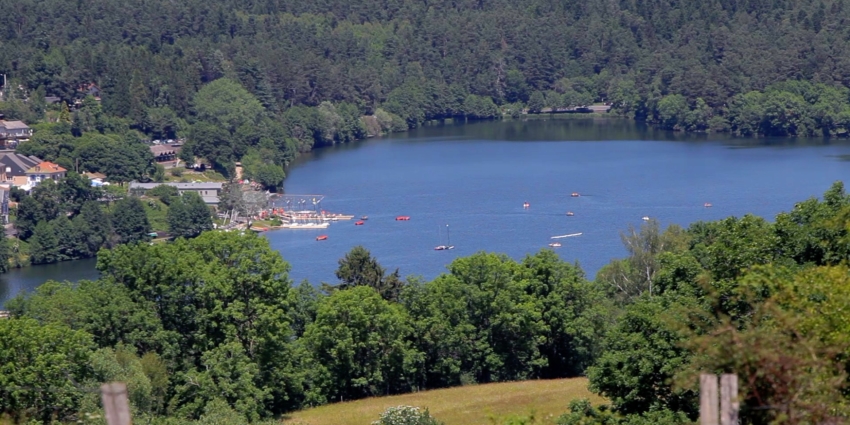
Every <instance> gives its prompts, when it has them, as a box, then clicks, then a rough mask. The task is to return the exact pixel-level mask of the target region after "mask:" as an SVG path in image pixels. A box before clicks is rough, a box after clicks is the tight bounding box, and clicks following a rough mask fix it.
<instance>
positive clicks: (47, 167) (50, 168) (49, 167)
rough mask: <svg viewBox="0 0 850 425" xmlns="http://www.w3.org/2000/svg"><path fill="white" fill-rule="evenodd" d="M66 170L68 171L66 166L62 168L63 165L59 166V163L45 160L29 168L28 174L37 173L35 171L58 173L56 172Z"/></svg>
mask: <svg viewBox="0 0 850 425" xmlns="http://www.w3.org/2000/svg"><path fill="white" fill-rule="evenodd" d="M66 171H68V170H66V169H64V168H62V167H60V166H58V165H56V164H54V163H52V162H50V161H44V162H42V163H40V164H36V165H35V166H33V167H30V169H29V170H27V174H35V173H46V174H56V173H64V172H66Z"/></svg>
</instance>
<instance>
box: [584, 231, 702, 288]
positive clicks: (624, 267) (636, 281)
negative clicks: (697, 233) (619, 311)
mask: <svg viewBox="0 0 850 425" xmlns="http://www.w3.org/2000/svg"><path fill="white" fill-rule="evenodd" d="M620 239H622V241H623V245H624V246H625V247H626V250H627V251H628V253H629V257H628V258H626V259H624V260H616V261H613V262H611V263H610V264H608V265H606V266H605V267H603V268H602V270H600V271H599V273H598V274H597V280H598V281H599V282H601V283H603V284H604V285H606V286H608V287H609V290H610V291H611V292H612V293H614V294H616V296H617V297H618V298H619V299H620V300H621V301H625V302H627V301H629V300H631V299H634V298H636V297H638V296H640V295H641V294H643V293H644V292H647V293H648V294H649V295H650V296H652V295H653V294H657V293H658V288H657V287H656V286H655V285H654V279H655V274H656V273H657V272H658V270H659V265H658V260H657V257H658V255H659V254H660V253H662V252H667V251H677V250H678V251H683V250H685V249H686V248H687V246H688V240H689V236H688V235H687V234H686V233H685V232H684V230H683V229H682V228H681V227H679V226H676V225H673V226H670V227H669V228H667V229H666V230H665V231H664V232H661V229H660V225H659V223H658V221H657V220H655V219H651V220H649V221H648V222H646V223H644V224H643V225H641V227H640V230H638V229H635V228H634V227H632V226H629V229H628V231H626V232H624V233H621V234H620Z"/></svg>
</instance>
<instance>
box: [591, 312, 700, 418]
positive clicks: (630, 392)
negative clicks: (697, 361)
mask: <svg viewBox="0 0 850 425" xmlns="http://www.w3.org/2000/svg"><path fill="white" fill-rule="evenodd" d="M675 310H676V304H675V302H674V301H673V300H672V299H668V298H667V297H664V296H660V297H652V298H650V297H647V296H643V297H641V298H639V299H637V300H636V301H635V302H634V303H633V304H630V305H629V306H627V307H626V311H625V313H624V315H623V316H622V317H620V318H619V319H618V320H617V324H616V325H615V326H614V327H613V328H612V329H611V330H610V331H609V333H608V334H607V335H606V336H605V338H604V341H605V342H606V344H605V346H604V347H603V351H602V355H601V356H600V357H599V358H598V359H597V360H596V361H595V362H594V364H593V365H592V366H591V367H589V368H588V370H587V377H588V379H589V381H590V389H591V391H593V392H595V393H597V394H601V395H603V396H604V397H606V398H608V399H609V400H611V403H612V404H613V406H614V408H615V409H616V410H617V411H618V412H620V413H624V414H630V413H641V412H646V411H649V410H651V409H659V408H660V409H665V408H666V409H671V410H673V411H684V412H687V413H689V414H691V415H693V413H694V410H695V408H696V403H695V398H696V393H695V392H693V391H690V390H688V389H673V388H671V386H670V382H671V381H672V379H673V377H674V376H676V374H677V373H678V372H679V371H680V370H681V369H683V368H685V367H686V366H687V365H688V364H689V362H690V359H691V353H690V350H687V349H685V348H683V347H682V344H683V343H684V342H685V341H686V339H687V336H686V335H685V334H684V333H683V332H681V331H680V330H679V329H678V328H677V327H676V326H674V325H673V324H672V323H673V321H674V320H675V319H674V318H673V317H668V316H665V312H671V311H675ZM680 320H681V318H680Z"/></svg>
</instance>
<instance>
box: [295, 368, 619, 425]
mask: <svg viewBox="0 0 850 425" xmlns="http://www.w3.org/2000/svg"><path fill="white" fill-rule="evenodd" d="M578 398H587V399H589V400H591V401H592V402H593V403H594V404H597V403H600V402H603V401H604V400H603V399H602V398H601V397H598V396H596V395H595V394H593V393H591V392H590V391H588V390H587V379H585V378H571V379H553V380H538V381H522V382H505V383H499V384H487V385H474V386H465V387H456V388H448V389H442V390H433V391H423V392H419V393H413V394H403V395H398V396H391V397H376V398H369V399H365V400H357V401H351V402H345V403H336V404H330V405H325V406H320V407H317V408H314V409H308V410H303V411H300V412H296V413H293V414H292V415H291V416H290V417H289V419H288V420H286V421H285V422H284V423H286V424H299V425H300V424H306V425H368V424H370V423H372V421H374V420H376V419H378V418H379V417H380V415H381V412H383V411H384V410H386V408H388V407H392V406H399V405H409V406H418V407H422V408H428V409H429V410H430V412H431V414H432V415H433V416H434V417H436V418H437V419H439V420H441V421H443V422H445V423H446V424H447V425H473V424H474V425H480V424H486V423H490V418H491V417H495V418H504V417H507V416H512V415H528V414H529V413H531V412H532V411H533V412H534V414H535V416H536V417H538V418H544V421H543V423H547V424H548V423H554V419H555V418H557V417H558V416H560V415H561V414H563V413H566V411H567V406H568V405H569V403H570V401H571V400H574V399H578Z"/></svg>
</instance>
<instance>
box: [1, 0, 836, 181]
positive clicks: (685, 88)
mask: <svg viewBox="0 0 850 425" xmlns="http://www.w3.org/2000/svg"><path fill="white" fill-rule="evenodd" d="M0 8H1V9H2V10H3V11H4V13H3V14H2V16H0V73H3V74H5V75H6V76H7V78H8V81H9V84H8V85H7V87H5V88H4V91H5V96H4V100H5V102H3V104H2V106H0V111H2V112H3V113H5V114H6V115H7V117H10V118H25V119H28V120H30V121H32V122H36V121H39V120H42V119H45V118H46V117H45V110H48V111H49V110H50V108H51V107H50V106H48V105H46V104H45V102H44V101H43V100H42V99H43V98H44V96H47V95H49V96H57V97H58V98H59V99H60V100H61V101H62V102H64V103H66V104H67V105H71V109H73V111H69V112H67V113H65V115H64V117H63V116H62V112H61V111H60V112H58V113H57V114H58V115H59V116H51V115H50V114H48V118H50V119H52V120H54V121H63V120H64V121H65V122H66V123H67V124H68V125H67V126H60V128H50V129H41V130H40V131H39V132H38V133H40V134H39V135H37V137H36V141H34V142H33V145H34V146H33V147H32V148H29V149H31V151H33V152H35V151H39V152H42V151H44V152H46V154H45V156H47V158H46V159H50V160H54V161H60V163H64V164H72V163H73V162H74V160H76V159H79V158H82V159H83V160H87V159H86V158H87V155H90V154H93V152H92V151H91V150H90V151H89V152H88V153H86V152H81V149H77V145H79V144H80V143H83V142H85V143H89V144H91V143H92V142H91V140H93V139H97V138H96V137H93V136H92V137H89V138H88V140H86V141H80V140H77V138H79V137H80V136H84V135H85V134H87V132H93V133H95V134H98V133H104V134H111V135H112V136H111V137H112V139H113V140H115V141H121V142H123V143H125V144H127V145H134V143H135V142H137V141H138V140H141V139H173V138H176V137H178V136H181V135H182V136H186V137H187V138H188V142H187V145H186V149H185V150H184V158H185V159H189V160H191V159H193V156H196V157H200V158H204V159H206V160H208V161H210V162H211V163H212V164H213V165H215V166H217V167H218V168H219V169H221V170H224V171H227V170H231V171H232V164H233V163H234V162H235V161H239V160H240V159H242V158H243V157H245V156H248V157H249V158H252V159H253V160H254V162H255V163H257V165H256V168H259V169H261V170H260V171H258V174H260V175H263V176H265V180H267V182H268V183H269V185H270V186H272V187H275V186H276V185H277V184H279V183H277V184H276V183H274V182H275V181H277V178H278V177H280V176H281V175H282V168H281V166H285V164H287V163H288V161H290V160H291V159H292V158H293V157H294V156H295V155H297V153H298V152H300V151H306V150H310V149H311V148H312V147H314V146H320V145H325V144H333V143H342V142H346V141H350V140H353V139H357V138H362V137H365V136H366V135H367V134H378V133H381V132H388V131H395V130H402V129H406V128H409V127H415V126H418V125H421V124H422V123H423V122H425V121H426V120H429V119H440V118H446V117H462V118H489V117H500V116H503V115H516V114H518V113H520V111H523V110H528V111H530V112H535V111H539V110H542V109H544V108H547V107H556V108H557V107H570V106H577V105H586V104H589V103H592V102H610V103H612V104H613V106H614V108H615V111H617V112H619V113H621V114H625V115H627V116H633V117H635V118H637V119H641V120H647V121H649V122H651V123H654V124H655V125H658V126H661V127H664V128H670V129H676V130H686V131H731V132H734V133H736V134H742V135H776V136H815V135H822V134H826V135H845V134H847V129H848V128H850V102H849V99H848V93H850V92H848V87H850V51H848V49H850V47H848V46H850V45H849V44H848V41H847V40H848V39H850V27H848V25H847V23H848V18H850V5H847V4H845V1H844V0H818V1H814V0H804V1H787V0H772V1H757V0H712V1H704V2H679V1H672V0H659V1H646V0H622V1H607V0H588V1H575V2H550V1H544V0H530V1H526V2H511V1H505V0H490V1H441V0H434V1H425V2H423V1H413V0H392V1H390V0H380V1H379V0H358V1H356V2H349V1H341V0H323V1H315V2H303V1H292V0H265V1H249V2H237V1H232V0H213V1H199V0H188V1H181V2H172V1H166V0H145V1H141V0H135V1H130V2H115V1H112V0H92V1H86V2H71V3H69V2H63V1H59V0H47V1H41V0H39V1H36V0H2V1H0ZM87 95H92V96H93V97H98V98H100V99H102V101H101V102H100V104H98V105H96V106H95V105H93V104H91V102H89V105H88V106H86V107H85V108H77V107H74V105H75V102H77V101H81V100H82V99H84V98H85V97H86V96H87ZM23 100H28V101H27V102H24V101H23ZM53 108H54V109H57V108H59V107H57V106H55V105H54V106H53ZM80 109H86V110H85V111H80ZM361 117H367V119H362V120H361ZM69 126H70V127H71V128H68V127H69ZM97 143H100V144H101V145H102V144H108V143H114V142H110V141H109V140H107V139H105V138H100V139H98V142H97ZM43 145H47V148H45V147H44V146H43ZM62 161H64V162H62ZM89 162H96V161H89ZM89 171H92V170H89ZM136 174H138V175H139V177H140V178H144V176H146V175H148V174H149V173H148V172H145V171H144V170H142V171H141V172H139V173H136Z"/></svg>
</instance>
